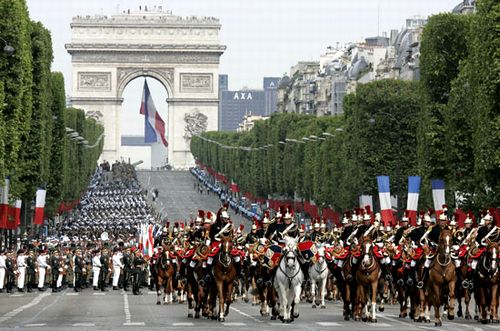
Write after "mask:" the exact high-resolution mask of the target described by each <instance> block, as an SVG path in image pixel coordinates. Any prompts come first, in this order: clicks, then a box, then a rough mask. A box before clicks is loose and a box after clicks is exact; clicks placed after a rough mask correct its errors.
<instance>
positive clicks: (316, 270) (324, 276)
mask: <svg viewBox="0 0 500 331" xmlns="http://www.w3.org/2000/svg"><path fill="white" fill-rule="evenodd" d="M317 257H318V259H317V260H316V262H315V263H313V264H311V266H310V267H309V279H310V281H311V297H312V299H313V300H314V301H313V304H312V307H313V308H316V306H319V305H320V307H321V309H325V308H326V305H325V294H326V282H327V280H328V266H327V265H326V261H325V248H324V247H323V246H318V254H317ZM316 287H317V288H318V293H317V295H316Z"/></svg>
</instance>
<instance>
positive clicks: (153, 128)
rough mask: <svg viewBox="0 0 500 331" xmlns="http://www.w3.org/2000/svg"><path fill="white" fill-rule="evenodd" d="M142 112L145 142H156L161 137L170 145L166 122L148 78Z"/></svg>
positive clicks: (165, 143) (143, 94)
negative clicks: (166, 133)
mask: <svg viewBox="0 0 500 331" xmlns="http://www.w3.org/2000/svg"><path fill="white" fill-rule="evenodd" d="M140 114H141V115H144V142H146V143H156V142H159V138H160V139H161V142H162V143H163V145H165V147H168V142H167V139H165V122H164V121H163V120H162V118H161V117H160V114H159V113H158V112H157V111H156V107H155V104H154V102H153V98H152V97H151V93H150V92H149V86H148V82H147V81H146V80H144V91H143V92H142V102H141V110H140ZM158 136H159V137H158Z"/></svg>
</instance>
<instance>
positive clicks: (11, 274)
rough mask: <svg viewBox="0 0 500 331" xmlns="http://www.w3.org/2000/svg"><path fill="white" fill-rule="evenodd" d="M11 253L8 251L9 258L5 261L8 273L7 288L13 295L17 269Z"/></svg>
mask: <svg viewBox="0 0 500 331" xmlns="http://www.w3.org/2000/svg"><path fill="white" fill-rule="evenodd" d="M12 255H13V254H12V252H11V251H7V256H6V259H5V272H6V278H7V282H6V288H7V293H13V287H14V280H15V277H16V267H15V262H14V257H13V256H12Z"/></svg>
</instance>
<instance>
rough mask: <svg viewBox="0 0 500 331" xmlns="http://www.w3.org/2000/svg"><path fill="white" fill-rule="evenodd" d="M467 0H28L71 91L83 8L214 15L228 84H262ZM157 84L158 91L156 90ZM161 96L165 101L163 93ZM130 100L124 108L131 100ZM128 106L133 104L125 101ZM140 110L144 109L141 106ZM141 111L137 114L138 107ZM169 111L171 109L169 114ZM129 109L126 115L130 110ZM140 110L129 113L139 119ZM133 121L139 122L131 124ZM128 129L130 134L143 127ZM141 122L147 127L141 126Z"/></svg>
mask: <svg viewBox="0 0 500 331" xmlns="http://www.w3.org/2000/svg"><path fill="white" fill-rule="evenodd" d="M459 2H460V0H168V1H166V0H163V1H160V0H157V1H152V0H27V3H28V9H29V12H30V17H31V19H33V20H36V21H41V22H42V23H43V24H44V25H45V26H46V27H47V28H48V29H49V30H50V31H51V33H52V40H53V48H54V62H53V65H52V70H53V71H61V72H62V73H63V74H64V76H65V81H66V90H67V91H70V90H71V89H70V82H71V57H70V55H69V54H68V53H67V52H66V50H65V48H64V44H66V43H69V42H70V41H71V29H70V23H71V19H72V17H74V16H77V15H95V14H100V15H112V14H116V13H120V12H122V11H123V10H127V9H131V10H137V9H138V7H139V5H142V6H144V5H148V6H149V7H152V6H153V5H157V6H158V5H161V6H162V7H163V8H166V9H168V10H171V11H172V14H174V15H179V16H191V15H196V16H214V17H217V18H219V19H220V23H221V25H222V28H221V32H220V40H221V44H222V45H226V46H227V50H226V51H225V53H224V54H223V55H222V57H221V59H220V67H219V72H220V73H224V74H228V75H229V88H230V89H231V90H238V89H241V88H243V87H248V88H262V79H263V77H265V76H271V77H281V76H282V75H283V74H284V73H286V72H288V71H289V70H290V67H291V66H293V65H294V64H296V63H297V62H298V61H304V60H305V61H311V60H316V61H317V60H319V56H320V54H323V53H324V52H325V50H326V47H327V46H335V45H336V44H337V43H340V44H344V43H347V42H355V41H359V40H362V39H364V38H365V37H372V36H376V35H377V34H379V35H381V34H382V32H387V33H388V34H389V32H390V30H391V29H397V30H400V29H401V28H402V27H403V25H404V24H405V20H406V18H409V17H412V16H414V15H421V16H429V15H432V14H437V13H440V12H450V11H451V10H452V9H453V7H455V5H456V4H458V3H459ZM143 81H144V79H136V80H134V81H133V82H132V83H130V84H129V85H128V86H127V88H126V90H125V92H124V95H123V97H124V98H125V103H126V104H129V103H130V107H132V108H137V109H138V106H139V104H140V98H141V93H142V90H141V89H142V84H143ZM149 81H151V83H150V88H151V90H152V95H153V97H154V98H155V103H156V104H157V106H158V107H159V108H161V109H162V110H160V114H162V113H163V112H166V107H167V106H166V103H165V99H166V92H165V91H164V90H162V89H163V88H162V87H161V85H159V83H158V84H157V83H156V82H155V81H154V80H151V79H148V82H149ZM157 91H158V92H157ZM157 100H158V101H157ZM126 104H124V110H125V112H124V114H128V111H127V107H128V105H126ZM126 106H127V107H126ZM133 112H134V114H135V113H137V112H136V111H135V110H134V111H133ZM135 115H136V114H135ZM165 116H166V115H165ZM125 117H126V116H125ZM137 119H139V117H130V119H128V118H127V119H126V122H127V123H131V122H132V123H134V124H135V126H136V127H137V128H136V129H133V130H132V129H131V130H132V131H134V132H135V131H137V132H139V131H140V130H139V128H142V126H139V125H138V124H137ZM130 128H132V126H130ZM127 130H128V128H127V129H126V130H125V131H124V132H125V133H128V134H137V133H134V132H129V131H127ZM141 130H142V129H141Z"/></svg>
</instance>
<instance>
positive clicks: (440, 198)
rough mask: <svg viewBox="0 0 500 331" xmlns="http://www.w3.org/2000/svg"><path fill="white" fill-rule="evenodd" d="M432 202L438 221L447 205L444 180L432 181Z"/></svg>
mask: <svg viewBox="0 0 500 331" xmlns="http://www.w3.org/2000/svg"><path fill="white" fill-rule="evenodd" d="M431 186H432V200H433V201H434V209H435V210H436V219H439V215H440V214H441V213H442V212H443V205H444V204H446V201H445V198H444V180H442V179H432V180H431Z"/></svg>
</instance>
